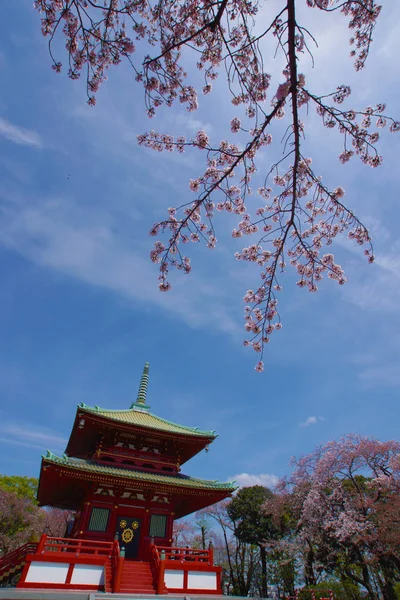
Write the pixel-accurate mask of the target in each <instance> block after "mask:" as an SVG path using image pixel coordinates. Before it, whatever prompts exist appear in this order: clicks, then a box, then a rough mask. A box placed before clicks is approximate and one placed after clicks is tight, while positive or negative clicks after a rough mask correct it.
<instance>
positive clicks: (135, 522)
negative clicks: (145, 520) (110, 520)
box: [116, 517, 142, 559]
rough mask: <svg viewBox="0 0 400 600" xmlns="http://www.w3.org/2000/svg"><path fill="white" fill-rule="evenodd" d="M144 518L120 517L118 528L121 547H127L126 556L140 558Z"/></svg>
mask: <svg viewBox="0 0 400 600" xmlns="http://www.w3.org/2000/svg"><path fill="white" fill-rule="evenodd" d="M141 525H142V519H138V518H137V517H118V519H117V529H116V532H117V533H118V541H119V547H120V548H125V558H128V559H138V558H139V551H140V530H141Z"/></svg>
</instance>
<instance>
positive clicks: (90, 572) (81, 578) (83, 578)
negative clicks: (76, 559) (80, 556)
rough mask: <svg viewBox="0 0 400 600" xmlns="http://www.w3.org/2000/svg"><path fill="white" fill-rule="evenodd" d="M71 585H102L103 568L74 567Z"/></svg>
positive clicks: (93, 566)
mask: <svg viewBox="0 0 400 600" xmlns="http://www.w3.org/2000/svg"><path fill="white" fill-rule="evenodd" d="M71 583H76V584H79V585H84V584H86V585H92V584H93V585H95V586H99V585H104V568H103V567H102V566H101V565H75V567H74V570H73V572H72V577H71Z"/></svg>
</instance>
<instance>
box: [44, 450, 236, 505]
mask: <svg viewBox="0 0 400 600" xmlns="http://www.w3.org/2000/svg"><path fill="white" fill-rule="evenodd" d="M56 472H58V474H59V475H60V476H61V477H62V478H63V480H65V479H67V478H71V479H73V480H81V481H82V482H98V483H107V482H108V483H110V484H112V485H113V484H114V485H115V484H118V485H124V486H126V487H132V486H140V488H141V489H142V488H143V489H146V488H147V489H157V490H161V491H168V492H169V493H172V494H174V495H175V496H182V495H183V496H202V497H205V498H212V502H216V501H219V500H223V499H224V498H227V497H229V496H230V495H231V494H232V493H233V492H234V491H235V489H236V488H235V485H234V484H233V483H229V482H217V481H207V480H204V479H196V478H193V477H188V476H184V475H176V476H174V475H160V474H157V473H149V472H141V471H134V470H130V469H122V468H118V467H109V466H104V465H98V464H96V463H95V462H94V461H85V460H83V459H69V458H68V457H65V458H60V457H58V456H55V455H54V454H51V453H50V456H43V458H42V466H41V475H40V486H39V490H38V499H39V503H40V504H41V505H47V504H50V505H51V502H50V503H49V497H51V496H52V495H53V492H52V491H51V490H52V489H53V485H50V482H51V473H56ZM47 476H50V479H48V477H47ZM64 478H65V479H64ZM46 480H47V483H46Z"/></svg>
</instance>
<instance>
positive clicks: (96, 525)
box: [88, 508, 110, 532]
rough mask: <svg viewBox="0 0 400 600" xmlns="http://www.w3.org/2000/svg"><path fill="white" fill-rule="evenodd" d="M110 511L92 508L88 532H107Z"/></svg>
mask: <svg viewBox="0 0 400 600" xmlns="http://www.w3.org/2000/svg"><path fill="white" fill-rule="evenodd" d="M109 516H110V511H109V509H108V508H92V513H91V515H90V520H89V525H88V531H101V532H105V531H107V525H108V518H109Z"/></svg>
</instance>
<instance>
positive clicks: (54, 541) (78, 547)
mask: <svg viewBox="0 0 400 600" xmlns="http://www.w3.org/2000/svg"><path fill="white" fill-rule="evenodd" d="M50 552H51V553H52V555H53V553H54V552H56V553H62V552H73V553H74V554H75V556H80V555H81V554H85V555H90V556H93V557H99V558H100V557H106V558H109V557H111V555H112V552H113V542H100V541H97V540H82V539H73V538H56V537H48V536H47V535H45V534H44V535H42V537H41V538H40V542H39V544H38V546H37V550H36V554H47V553H50Z"/></svg>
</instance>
